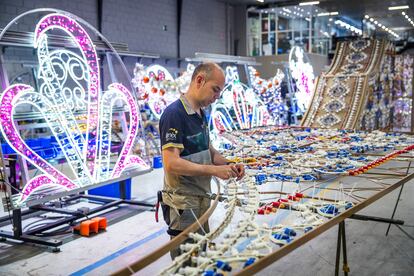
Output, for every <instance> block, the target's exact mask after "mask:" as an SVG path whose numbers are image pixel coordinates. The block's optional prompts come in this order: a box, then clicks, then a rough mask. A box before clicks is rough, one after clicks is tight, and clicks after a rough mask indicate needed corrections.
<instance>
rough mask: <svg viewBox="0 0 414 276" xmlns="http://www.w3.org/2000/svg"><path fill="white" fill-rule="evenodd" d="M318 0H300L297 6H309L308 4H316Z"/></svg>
mask: <svg viewBox="0 0 414 276" xmlns="http://www.w3.org/2000/svg"><path fill="white" fill-rule="evenodd" d="M318 4H319V1H310V2H302V3H299V6H309V5H318Z"/></svg>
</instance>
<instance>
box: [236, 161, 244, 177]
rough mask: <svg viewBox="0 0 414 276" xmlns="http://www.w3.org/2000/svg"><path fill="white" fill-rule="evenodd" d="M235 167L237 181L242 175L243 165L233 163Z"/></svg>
mask: <svg viewBox="0 0 414 276" xmlns="http://www.w3.org/2000/svg"><path fill="white" fill-rule="evenodd" d="M234 166H235V167H236V169H237V179H236V180H237V181H238V180H240V179H242V178H243V177H244V165H243V164H235V165H234Z"/></svg>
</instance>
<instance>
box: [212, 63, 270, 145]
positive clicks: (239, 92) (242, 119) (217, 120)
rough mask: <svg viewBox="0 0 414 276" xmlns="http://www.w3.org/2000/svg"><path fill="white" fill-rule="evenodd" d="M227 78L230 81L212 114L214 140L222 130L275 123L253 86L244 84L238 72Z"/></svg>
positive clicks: (214, 106)
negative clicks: (239, 78)
mask: <svg viewBox="0 0 414 276" xmlns="http://www.w3.org/2000/svg"><path fill="white" fill-rule="evenodd" d="M227 71H231V69H228V70H226V72H227ZM233 73H234V72H233ZM227 80H228V81H229V83H228V84H227V85H226V86H225V87H224V89H223V92H222V95H221V98H220V99H219V100H218V101H217V102H216V103H215V104H213V106H212V110H211V114H210V130H211V132H212V135H213V140H214V137H215V135H217V134H219V133H221V132H230V131H233V130H237V129H250V128H252V127H259V126H267V125H273V124H274V120H273V118H272V116H271V115H270V114H269V112H268V111H267V108H266V105H265V104H264V103H263V102H262V101H261V100H260V99H259V98H258V97H257V95H256V94H255V93H254V91H253V89H252V88H249V87H247V86H246V85H244V84H242V83H241V82H240V81H239V80H238V75H236V74H233V75H232V76H231V77H228V78H227ZM213 143H214V141H213Z"/></svg>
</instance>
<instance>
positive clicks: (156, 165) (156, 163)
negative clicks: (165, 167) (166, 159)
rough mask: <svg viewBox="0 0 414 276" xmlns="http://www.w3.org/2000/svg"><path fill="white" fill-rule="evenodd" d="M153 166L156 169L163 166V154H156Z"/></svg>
mask: <svg viewBox="0 0 414 276" xmlns="http://www.w3.org/2000/svg"><path fill="white" fill-rule="evenodd" d="M153 167H154V169H159V168H162V156H154V158H153Z"/></svg>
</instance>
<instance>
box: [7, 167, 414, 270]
mask: <svg viewBox="0 0 414 276" xmlns="http://www.w3.org/2000/svg"><path fill="white" fill-rule="evenodd" d="M162 177H163V173H162V170H160V169H156V170H154V171H153V172H151V173H150V174H147V175H143V176H139V177H137V178H135V179H134V181H133V189H132V194H133V197H135V198H136V199H138V200H145V201H150V202H152V201H155V191H156V190H158V189H160V188H161V187H162ZM398 191H399V190H397V191H394V192H393V193H391V194H388V195H387V196H385V197H384V198H382V199H380V200H379V201H377V202H375V203H374V204H372V205H371V206H369V207H367V208H365V209H364V210H363V211H362V212H361V214H366V215H372V216H381V217H390V216H391V213H392V209H393V206H394V204H395V200H396V198H397V195H398ZM413 195H414V181H411V182H409V183H407V184H406V185H405V186H404V190H403V194H402V197H401V200H400V203H399V207H398V210H397V213H396V218H398V219H402V220H404V221H405V226H403V227H402V228H403V230H404V231H405V232H406V233H407V234H404V233H403V232H402V231H401V230H399V229H398V228H397V227H395V226H391V231H390V234H389V235H388V236H385V232H386V229H387V226H388V225H387V224H384V223H377V222H370V221H357V220H347V221H346V234H347V246H348V261H349V266H350V275H414V240H413V239H414V215H413V210H414V201H413V200H412V197H413ZM223 212H224V211H223V209H222V208H221V207H219V208H218V210H217V213H216V214H215V217H213V218H212V219H211V220H212V221H211V224H212V225H213V226H214V224H215V220H216V219H219V217H220V213H221V214H223ZM160 213H161V212H160ZM114 214H115V215H114ZM117 214H122V215H123V217H125V219H123V220H122V221H118V222H116V223H112V224H110V225H109V226H108V229H107V231H106V232H104V233H100V234H98V235H95V236H92V237H89V238H83V237H77V238H74V237H72V236H69V237H66V238H65V239H64V240H65V243H64V244H63V245H62V246H61V247H60V248H61V252H59V253H52V252H51V251H50V249H47V248H44V247H39V246H34V245H30V244H18V243H16V242H12V241H6V242H0V275H108V274H110V273H111V272H114V271H116V270H118V269H120V268H122V267H123V266H125V265H126V264H128V263H130V262H132V261H134V260H137V259H139V258H140V256H143V255H145V254H147V253H148V252H150V251H152V250H154V249H155V248H156V247H158V246H160V245H162V244H163V243H165V242H166V241H167V240H168V239H169V238H168V236H167V235H166V233H165V225H164V223H163V221H162V218H160V220H161V221H160V222H159V223H156V222H155V220H154V213H153V212H151V211H145V210H144V211H143V209H142V208H141V209H140V208H138V207H133V206H125V207H123V208H121V210H116V211H115V213H112V214H108V216H109V217H111V216H112V217H113V216H116V215H117ZM160 215H161V214H160ZM337 231H338V228H337V227H334V228H332V229H330V230H329V231H327V232H325V233H324V234H322V235H321V236H319V237H317V238H315V239H314V240H312V241H310V242H308V243H307V244H305V245H304V246H302V247H300V248H299V249H297V250H295V251H293V252H292V253H291V254H289V255H288V256H286V257H284V258H282V259H281V260H279V261H277V262H276V263H274V264H273V265H271V266H270V267H268V268H266V269H265V270H263V271H261V272H260V273H259V275H277V274H279V273H280V274H284V275H333V274H334V265H335V253H336V239H337ZM169 262H170V258H169V256H168V255H166V256H164V257H162V258H161V259H160V260H159V261H158V262H156V263H155V264H153V265H151V266H149V267H148V268H146V269H145V270H144V271H141V272H140V273H139V275H154V274H156V273H157V272H158V271H160V270H161V268H162V267H165V266H166V265H167V264H168V263H169Z"/></svg>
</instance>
